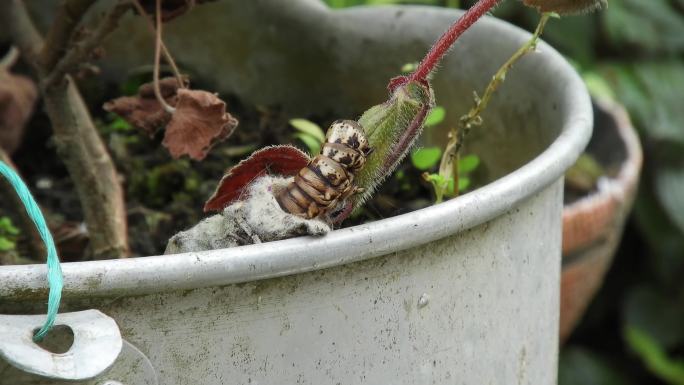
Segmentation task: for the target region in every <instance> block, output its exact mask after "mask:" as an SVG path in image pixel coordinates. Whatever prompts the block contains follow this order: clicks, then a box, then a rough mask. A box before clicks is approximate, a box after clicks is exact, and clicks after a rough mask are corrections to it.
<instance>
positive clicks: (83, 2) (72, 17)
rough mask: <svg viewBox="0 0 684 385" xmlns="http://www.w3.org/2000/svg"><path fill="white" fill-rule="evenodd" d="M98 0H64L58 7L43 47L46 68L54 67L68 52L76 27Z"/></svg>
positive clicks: (43, 60) (43, 59)
mask: <svg viewBox="0 0 684 385" xmlns="http://www.w3.org/2000/svg"><path fill="white" fill-rule="evenodd" d="M95 1H96V0H64V1H62V3H61V4H60V6H59V8H57V13H56V15H55V19H54V22H53V23H52V26H51V27H50V30H49V31H48V33H47V35H46V37H45V46H44V48H43V52H42V53H41V56H42V65H43V66H44V68H48V69H49V68H54V67H55V65H56V64H57V61H58V60H59V59H60V58H61V57H62V56H63V55H64V53H65V52H66V48H67V45H68V44H69V41H70V40H71V36H72V35H73V33H74V31H75V30H76V27H78V24H79V23H80V22H81V20H82V19H83V16H84V15H85V14H86V12H87V11H88V9H90V7H91V6H92V5H93V4H94V3H95Z"/></svg>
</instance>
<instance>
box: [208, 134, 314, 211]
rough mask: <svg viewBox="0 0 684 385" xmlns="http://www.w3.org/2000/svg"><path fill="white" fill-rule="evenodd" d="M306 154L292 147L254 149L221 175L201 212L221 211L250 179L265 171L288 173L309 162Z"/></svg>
mask: <svg viewBox="0 0 684 385" xmlns="http://www.w3.org/2000/svg"><path fill="white" fill-rule="evenodd" d="M310 160H311V159H310V158H309V155H307V154H306V153H304V152H302V151H300V150H298V149H297V148H296V147H293V146H271V147H265V148H262V149H260V150H257V151H255V152H254V153H252V155H250V157H249V158H247V159H245V160H243V161H241V162H240V163H238V164H237V165H236V166H235V167H233V168H231V169H230V170H228V172H227V173H226V174H225V175H224V176H223V178H221V181H220V182H219V185H218V187H217V188H216V191H215V192H214V195H212V196H211V198H209V200H207V202H206V203H205V204H204V212H208V211H221V210H223V209H224V208H225V207H226V206H228V205H229V204H231V203H232V202H234V201H236V200H238V199H240V197H241V196H242V195H243V193H244V191H245V189H246V188H247V186H249V185H250V184H251V183H252V181H254V180H255V179H257V178H258V177H260V176H263V175H266V174H277V175H284V176H290V175H295V174H297V172H299V170H301V169H302V168H304V167H306V165H307V164H309V161H310Z"/></svg>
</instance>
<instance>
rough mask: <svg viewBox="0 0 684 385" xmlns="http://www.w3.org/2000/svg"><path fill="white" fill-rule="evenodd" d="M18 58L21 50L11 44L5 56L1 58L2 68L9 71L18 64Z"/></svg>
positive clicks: (0, 64) (0, 67) (0, 68)
mask: <svg viewBox="0 0 684 385" xmlns="http://www.w3.org/2000/svg"><path fill="white" fill-rule="evenodd" d="M17 60H19V50H18V49H17V47H15V46H11V47H10V49H9V51H7V53H6V54H5V56H4V57H3V58H2V59H0V70H6V71H9V69H10V68H12V66H14V64H16V62H17Z"/></svg>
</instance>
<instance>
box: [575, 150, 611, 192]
mask: <svg viewBox="0 0 684 385" xmlns="http://www.w3.org/2000/svg"><path fill="white" fill-rule="evenodd" d="M604 174H605V170H604V169H603V167H602V166H601V165H600V164H599V162H598V161H597V160H596V159H595V158H594V157H593V156H592V155H591V154H588V153H586V152H585V153H582V154H581V155H580V156H579V157H578V158H577V162H575V164H573V165H572V167H570V168H569V169H568V171H566V172H565V182H566V183H567V184H568V186H570V187H572V188H575V189H577V190H580V191H586V192H589V191H591V190H593V189H594V188H595V186H596V182H597V181H598V179H599V178H600V177H601V176H602V175H604Z"/></svg>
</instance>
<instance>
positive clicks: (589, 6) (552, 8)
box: [523, 0, 608, 15]
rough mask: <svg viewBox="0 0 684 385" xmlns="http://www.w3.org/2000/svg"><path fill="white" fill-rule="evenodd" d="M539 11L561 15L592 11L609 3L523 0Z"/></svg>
mask: <svg viewBox="0 0 684 385" xmlns="http://www.w3.org/2000/svg"><path fill="white" fill-rule="evenodd" d="M523 3H525V5H527V6H529V7H533V8H536V9H537V10H538V11H539V12H556V13H558V14H560V15H573V14H577V13H586V12H592V11H595V10H597V9H601V8H603V7H606V6H607V5H608V0H523Z"/></svg>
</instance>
